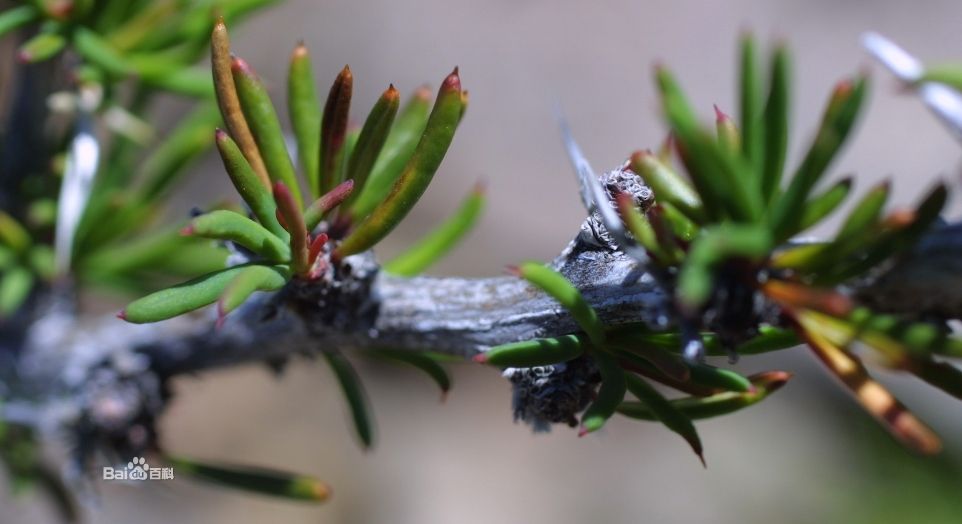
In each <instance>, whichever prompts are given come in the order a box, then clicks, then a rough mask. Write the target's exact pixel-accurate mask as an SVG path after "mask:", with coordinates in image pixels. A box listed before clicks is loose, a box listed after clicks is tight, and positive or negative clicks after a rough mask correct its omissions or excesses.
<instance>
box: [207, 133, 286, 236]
mask: <svg viewBox="0 0 962 524" xmlns="http://www.w3.org/2000/svg"><path fill="white" fill-rule="evenodd" d="M214 141H215V143H216V144H217V150H218V151H219V152H220V157H221V160H223V161H224V168H225V169H226V170H227V174H228V176H230V180H231V183H233V184H234V188H235V189H237V192H238V193H239V194H240V196H241V198H243V199H244V202H246V203H247V205H248V206H249V207H250V209H251V212H253V213H254V216H255V217H257V220H258V222H260V223H261V225H262V226H264V227H265V228H267V230H268V231H270V232H271V233H273V234H274V235H275V236H277V237H278V238H281V239H286V238H287V237H288V234H287V231H286V230H285V229H284V228H283V227H281V224H280V222H278V221H277V214H276V211H277V204H276V203H275V202H274V196H273V195H272V194H271V192H270V191H269V189H268V186H265V185H264V184H263V182H262V181H261V179H260V177H258V176H257V173H256V172H255V171H254V169H253V168H252V167H251V165H250V164H249V163H248V162H247V159H246V158H245V157H244V154H243V153H242V152H241V150H240V148H239V147H238V146H237V144H236V143H235V142H234V141H233V140H231V137H230V136H228V135H227V133H226V132H224V131H222V130H220V129H218V130H217V131H216V132H215V133H214Z"/></svg>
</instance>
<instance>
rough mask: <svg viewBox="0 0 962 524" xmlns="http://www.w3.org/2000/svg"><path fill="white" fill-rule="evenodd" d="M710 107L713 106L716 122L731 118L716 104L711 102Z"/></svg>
mask: <svg viewBox="0 0 962 524" xmlns="http://www.w3.org/2000/svg"><path fill="white" fill-rule="evenodd" d="M712 107H714V108H715V121H716V122H726V121H728V120H731V117H730V116H728V114H727V113H725V112H724V111H722V110H721V109H719V108H718V104H712Z"/></svg>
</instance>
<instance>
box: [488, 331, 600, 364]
mask: <svg viewBox="0 0 962 524" xmlns="http://www.w3.org/2000/svg"><path fill="white" fill-rule="evenodd" d="M586 346H587V341H586V340H584V339H583V338H582V337H580V336H578V335H564V336H561V337H556V338H536V339H534V340H525V341H522V342H513V343H510V344H503V345H500V346H495V347H493V348H491V349H488V350H487V351H485V352H484V353H478V354H477V355H475V357H474V361H475V362H479V363H481V364H490V365H492V366H499V367H515V368H530V367H534V366H547V365H551V364H558V363H559V362H567V361H569V360H572V359H575V358H578V357H580V356H581V355H583V354H584V351H585V348H586Z"/></svg>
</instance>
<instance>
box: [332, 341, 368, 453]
mask: <svg viewBox="0 0 962 524" xmlns="http://www.w3.org/2000/svg"><path fill="white" fill-rule="evenodd" d="M321 354H322V355H324V358H325V359H327V363H328V364H330V366H331V371H333V372H334V375H335V376H336V377H337V381H338V383H340V385H341V390H342V391H343V392H344V397H345V398H346V399H347V403H348V406H349V407H350V408H351V418H352V419H353V420H354V430H355V431H356V432H357V436H358V438H359V439H360V440H361V444H362V445H363V447H364V448H365V449H368V448H370V447H371V446H372V445H373V443H374V425H373V421H372V419H371V416H370V412H371V409H370V406H369V405H368V401H367V394H366V393H365V391H364V386H363V385H362V384H361V378H360V377H358V376H357V372H356V371H354V367H353V366H351V363H350V362H349V361H348V360H347V359H346V358H345V357H344V355H342V354H340V353H335V352H332V351H322V352H321Z"/></svg>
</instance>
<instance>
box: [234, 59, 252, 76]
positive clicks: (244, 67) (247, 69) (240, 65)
mask: <svg viewBox="0 0 962 524" xmlns="http://www.w3.org/2000/svg"><path fill="white" fill-rule="evenodd" d="M230 70H231V71H233V72H235V73H241V74H243V75H246V76H255V75H254V68H252V67H251V65H250V64H248V63H247V61H246V60H244V59H243V58H241V57H239V56H234V55H231V60H230Z"/></svg>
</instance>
